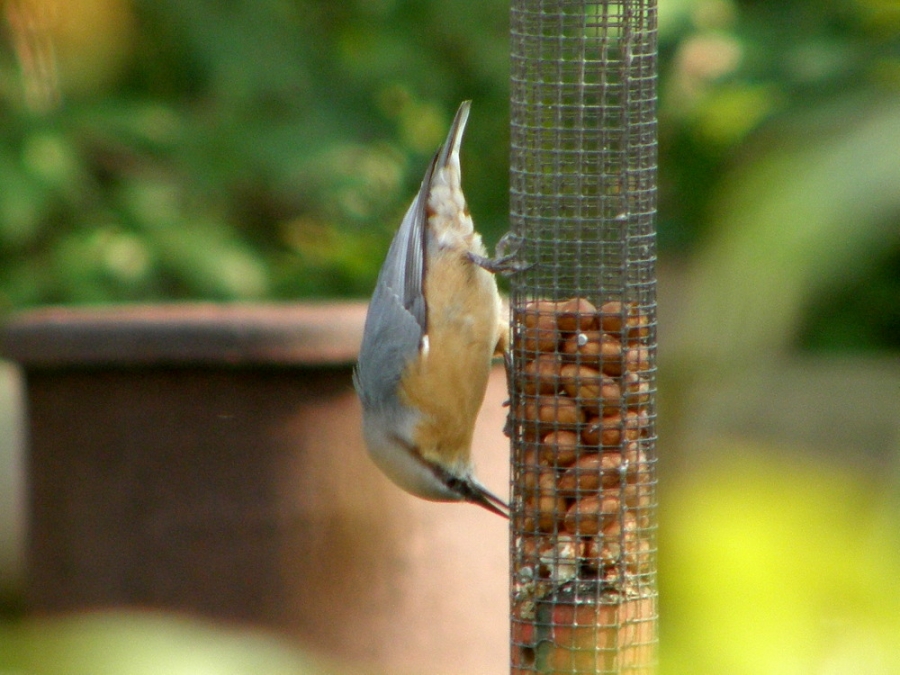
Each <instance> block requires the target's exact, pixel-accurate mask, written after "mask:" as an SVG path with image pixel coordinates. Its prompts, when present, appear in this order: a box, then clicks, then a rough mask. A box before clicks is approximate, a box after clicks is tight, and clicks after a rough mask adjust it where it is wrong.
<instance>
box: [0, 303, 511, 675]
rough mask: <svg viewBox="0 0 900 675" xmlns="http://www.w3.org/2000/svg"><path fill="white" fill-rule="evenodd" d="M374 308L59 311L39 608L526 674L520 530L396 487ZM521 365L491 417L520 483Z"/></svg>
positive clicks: (499, 450) (36, 495)
mask: <svg viewBox="0 0 900 675" xmlns="http://www.w3.org/2000/svg"><path fill="white" fill-rule="evenodd" d="M364 314H365V306H364V305H362V304H331V305H306V306H287V305H285V306H218V305H172V306H145V307H118V308H106V309H61V308H60V309H41V310H35V311H30V312H24V313H21V314H19V315H17V316H15V317H13V319H12V320H11V321H10V322H8V324H7V325H6V327H5V330H4V333H3V340H4V342H3V351H4V354H5V356H6V357H7V358H11V359H13V360H15V361H17V362H18V363H19V364H20V365H21V367H22V368H23V369H24V373H25V380H26V386H27V406H28V418H29V435H30V447H29V454H28V467H29V483H30V493H29V494H30V497H29V504H30V514H29V518H30V532H29V544H28V554H27V557H28V590H27V602H28V606H29V607H30V610H31V611H32V612H33V613H46V612H59V611H72V610H85V609H94V608H108V607H123V606H125V607H152V608H159V609H165V610H178V611H186V612H190V613H195V614H198V615H201V616H204V617H208V618H214V619H219V620H223V619H224V620H236V621H239V622H247V623H251V624H255V625H260V626H263V627H267V628H272V629H275V630H277V631H280V632H283V633H286V634H288V635H290V636H292V637H295V638H297V639H299V640H300V641H301V642H302V643H303V644H305V645H307V646H309V647H312V648H313V649H316V650H319V651H322V652H325V653H327V654H329V655H331V656H335V657H339V658H341V659H346V660H349V661H353V662H356V663H359V664H368V665H373V666H379V667H383V668H385V669H387V670H391V671H393V672H407V671H419V672H429V673H469V674H473V675H475V674H477V673H489V672H491V673H496V672H502V671H503V670H505V669H507V668H508V664H509V660H508V644H507V643H508V639H507V634H508V619H507V613H508V609H507V597H508V595H507V551H508V543H507V530H506V523H505V521H503V520H502V519H500V518H497V517H496V516H494V515H492V514H490V513H488V512H486V511H483V510H481V509H478V508H477V507H474V506H470V505H457V504H450V505H447V504H432V503H428V502H424V501H421V500H417V499H414V498H412V497H409V496H407V495H405V494H404V493H402V492H401V491H400V490H399V489H398V488H395V487H394V486H393V485H391V484H390V483H389V482H388V481H387V480H386V479H384V478H383V477H382V476H381V475H380V474H379V473H378V472H377V470H376V469H375V468H374V466H373V465H372V463H371V462H370V460H369V458H368V457H367V456H366V454H365V450H364V448H363V445H362V438H361V433H360V411H359V405H358V402H357V400H356V397H355V394H354V393H353V390H352V385H351V379H350V377H351V368H352V364H353V362H354V360H355V357H356V351H357V348H358V345H359V340H360V336H361V334H362V324H363V320H364ZM504 397H505V385H504V381H503V373H502V370H500V369H497V370H496V371H495V372H494V374H493V375H492V379H491V384H490V389H489V393H488V398H487V400H486V402H485V407H484V412H483V415H482V418H481V419H480V420H479V425H478V428H477V430H476V438H475V446H476V455H478V456H479V457H480V458H481V459H482V461H480V462H479V473H480V474H481V475H482V477H483V478H484V479H485V481H486V482H487V483H488V484H489V485H490V486H491V487H493V488H495V489H496V491H498V492H500V493H503V492H505V487H504V485H505V483H506V481H507V480H508V479H507V476H508V473H507V471H508V460H507V456H508V445H507V441H506V439H505V438H504V437H503V435H502V428H503V421H504V414H505V411H504V409H503V408H502V407H501V405H500V404H501V402H502V400H503V398H504Z"/></svg>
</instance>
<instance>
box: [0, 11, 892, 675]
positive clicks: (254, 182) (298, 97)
mask: <svg viewBox="0 0 900 675" xmlns="http://www.w3.org/2000/svg"><path fill="white" fill-rule="evenodd" d="M659 4H660V22H659V37H660V89H659V93H660V100H659V120H660V127H659V141H660V148H659V161H660V171H659V241H660V261H659V283H660V288H659V294H660V335H659V339H660V358H659V368H660V390H661V395H660V437H661V441H660V445H659V454H660V500H661V504H662V508H661V510H660V558H659V562H660V580H661V602H662V608H661V611H662V622H661V660H662V669H661V672H662V673H664V674H681V673H685V674H687V673H691V674H694V675H703V674H705V673H709V674H715V675H721V674H722V673H728V674H729V675H740V674H743V673H747V674H748V675H749V674H750V673H754V674H759V673H773V674H774V673H777V674H778V675H793V674H794V673H797V674H800V673H804V674H806V673H810V674H813V673H815V674H823V675H826V674H827V675H832V674H837V673H867V674H868V673H879V674H880V673H885V674H887V673H900V644H898V641H897V636H898V635H900V524H898V521H900V3H897V2H896V0H777V1H776V0H659ZM0 7H2V9H3V16H2V23H3V32H2V44H0V47H2V53H0V116H2V125H0V310H2V311H3V313H4V314H7V315H8V314H9V313H11V312H13V311H15V310H17V309H21V308H27V307H34V306H40V305H47V304H68V305H73V304H97V303H122V302H135V301H141V302H145V301H146V302H153V301H162V300H198V299H204V300H215V301H258V300H297V299H318V298H335V297H346V298H365V297H367V295H368V293H369V292H370V290H371V288H372V285H373V283H374V278H375V275H376V273H377V271H378V267H379V265H380V263H381V261H382V259H383V254H384V252H385V251H386V249H387V246H388V243H389V241H390V237H391V235H392V234H393V230H394V228H395V227H396V225H397V223H398V222H399V220H400V218H401V216H402V213H403V212H404V211H405V208H406V206H407V203H408V200H409V198H410V196H411V195H412V194H414V191H415V190H416V188H417V185H418V182H419V181H420V180H421V176H422V171H423V167H424V166H425V164H426V163H427V161H428V159H429V157H430V155H431V153H432V152H433V151H434V148H435V147H436V146H437V145H438V144H439V143H440V141H441V140H442V138H443V135H444V134H445V132H446V128H447V125H448V123H449V121H450V119H451V117H452V114H453V112H454V111H455V109H456V106H457V105H458V103H459V101H461V100H463V99H472V100H473V101H474V103H473V112H472V118H471V123H470V125H469V128H468V130H467V136H466V144H465V147H464V149H463V162H464V164H465V187H466V193H467V196H468V198H469V202H470V207H471V210H472V213H473V214H474V217H475V219H476V223H477V224H478V226H479V229H480V230H481V231H482V232H483V233H484V234H485V238H486V239H487V241H488V242H489V244H491V245H492V244H493V243H494V242H496V241H497V239H498V238H499V237H500V235H501V234H502V233H503V232H504V231H505V230H506V229H507V215H506V214H507V189H508V181H507V170H508V151H509V148H508V136H509V134H508V68H509V63H508V51H509V49H508V35H507V32H508V5H507V4H506V3H503V2H496V1H493V0H492V1H477V2H476V1H475V0H440V1H438V0H415V1H413V0H355V1H354V0H348V1H346V2H331V1H330V0H4V1H3V2H2V3H0ZM0 374H2V378H0V384H2V386H0V670H3V669H4V668H6V669H7V670H21V671H23V672H24V671H26V667H27V668H28V670H27V672H40V673H44V672H47V673H51V672H54V673H56V672H58V673H74V672H78V673H80V672H93V673H106V672H110V673H112V672H117V673H130V672H156V670H155V669H150V670H146V669H145V670H140V671H138V670H134V666H133V660H132V659H130V658H126V656H125V655H126V654H129V653H130V652H127V650H126V651H125V652H123V653H122V654H123V655H122V657H121V658H119V659H118V660H116V654H117V653H119V652H117V651H116V649H115V648H113V647H112V645H121V644H126V643H127V644H129V645H132V646H134V645H141V648H142V649H144V650H145V652H146V653H148V654H151V655H153V654H156V655H158V654H159V653H160V652H159V650H158V649H157V648H156V647H155V646H156V645H158V644H167V645H171V642H166V639H167V636H169V637H172V636H177V641H185V645H184V650H183V656H184V658H186V659H190V658H193V659H198V658H200V656H198V654H199V655H204V654H207V651H210V652H215V653H216V654H217V655H218V656H217V657H216V658H212V655H211V654H207V655H208V656H210V658H209V660H208V662H204V663H205V664H206V665H205V667H206V668H207V669H206V670H204V671H203V672H220V671H221V672H232V671H234V672H238V670H240V668H243V667H250V666H247V664H256V665H253V666H252V668H254V669H255V670H254V672H305V671H302V669H303V668H305V667H307V666H306V665H305V663H304V662H302V659H301V658H300V657H298V656H297V655H296V654H295V652H293V651H292V648H288V647H285V646H284V645H281V644H275V643H271V644H270V643H269V642H267V641H266V639H265V638H260V637H251V636H247V635H244V634H231V633H229V634H227V635H224V637H223V636H217V637H216V640H217V642H216V644H218V643H219V640H220V639H221V640H230V641H231V642H230V644H231V645H232V647H233V649H231V650H230V651H229V652H228V654H231V655H232V656H233V657H234V658H233V659H232V660H231V661H228V662H227V664H225V665H223V663H224V662H223V661H221V658H220V657H221V654H220V652H218V651H216V650H206V651H204V649H202V648H201V647H202V646H203V645H208V644H209V642H208V641H209V640H211V639H212V638H211V636H210V634H209V631H210V630H212V629H210V628H209V627H203V626H195V627H193V629H192V630H193V632H191V630H188V629H187V628H185V627H184V626H182V625H181V624H175V625H173V624H171V623H167V622H165V621H162V622H160V621H157V620H153V621H149V620H148V621H144V622H142V623H140V622H139V624H135V625H134V626H132V627H129V628H127V629H126V628H123V626H122V625H121V624H116V625H115V626H113V627H112V628H111V627H110V626H109V625H94V624H92V623H90V622H89V623H88V624H84V625H82V624H78V625H77V626H73V625H72V624H64V625H56V624H53V625H49V626H44V627H42V628H35V627H34V626H32V625H30V624H28V623H27V622H26V623H21V622H20V619H21V614H22V597H21V589H22V578H23V570H22V551H21V549H22V538H23V530H24V519H23V513H22V501H23V499H22V495H23V491H24V487H23V480H24V477H23V470H22V464H23V459H22V445H23V441H22V439H23V431H22V426H21V425H22V412H23V411H22V403H21V397H20V385H21V383H20V381H19V375H18V373H17V371H16V370H15V368H13V367H12V366H11V365H9V364H6V365H4V366H3V368H2V370H0ZM173 621H174V620H173ZM179 621H181V620H179ZM95 623H96V620H95ZM132 628H133V630H132ZM79 631H81V632H79ZM98 640H106V641H107V642H104V643H102V645H99V644H98V643H97V641H98ZM160 641H162V642H160ZM50 643H52V644H53V645H54V649H62V650H66V649H67V650H68V651H64V653H65V654H66V655H67V658H64V659H60V658H56V657H53V656H52V655H53V654H57V652H53V651H52V650H50V651H48V649H49V648H48V647H47V645H48V644H50ZM107 643H108V644H107ZM179 644H181V642H179ZM4 645H5V646H4ZM79 650H81V651H79ZM92 650H93V651H92ZM142 653H143V652H142ZM181 653H182V652H178V651H177V650H174V651H172V652H171V653H169V654H168V655H167V657H166V658H167V659H172V660H173V661H172V663H169V661H166V662H165V665H160V664H159V663H157V666H159V668H162V669H163V670H165V672H197V671H192V670H183V669H180V668H181V664H182V662H181V661H178V658H179V656H178V654H181ZM36 654H46V655H48V656H46V658H43V657H42V658H40V659H39V658H37V657H36V656H35V655H36ZM73 654H76V655H80V658H82V661H78V659H74V660H73V658H72V655H73ZM98 654H102V655H104V656H103V658H100V657H99V656H98ZM4 659H9V662H4ZM17 659H18V660H17ZM217 659H219V660H217ZM242 659H243V660H242ZM254 659H258V660H254ZM176 661H177V663H178V664H179V665H178V667H176V665H175V664H176ZM151 662H152V658H151ZM73 663H81V666H77V665H72V664H73ZM85 663H87V664H89V665H90V667H86V666H84V664H85ZM263 663H265V664H267V665H265V666H263V665H260V664H263ZM25 664H27V666H26V665H25ZM129 664H131V665H129ZM257 666H258V667H257ZM79 667H81V668H82V670H79V669H78V668H79ZM85 668H86V669H85ZM240 672H244V671H240Z"/></svg>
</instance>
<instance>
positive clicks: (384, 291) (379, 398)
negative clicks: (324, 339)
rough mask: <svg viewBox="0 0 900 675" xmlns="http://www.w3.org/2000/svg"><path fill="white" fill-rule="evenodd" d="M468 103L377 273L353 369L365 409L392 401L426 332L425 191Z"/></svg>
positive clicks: (450, 149) (454, 143) (452, 144)
mask: <svg viewBox="0 0 900 675" xmlns="http://www.w3.org/2000/svg"><path fill="white" fill-rule="evenodd" d="M469 106H470V101H463V103H462V105H460V106H459V110H457V112H456V116H455V117H454V118H453V123H452V124H451V125H450V131H449V132H448V134H447V139H446V140H445V141H444V144H443V145H442V146H441V148H440V149H439V150H438V152H437V153H436V154H435V156H434V159H432V160H431V164H430V165H429V167H428V171H426V172H425V177H424V178H423V179H422V184H421V186H420V187H419V193H418V194H417V195H416V198H415V199H413V202H412V204H410V205H409V209H408V210H407V211H406V215H405V216H404V217H403V222H402V223H400V229H398V230H397V234H395V235H394V239H393V241H391V246H390V248H389V249H388V253H387V257H386V258H385V260H384V264H383V265H382V266H381V271H380V272H379V273H378V281H377V282H376V283H375V292H374V293H373V294H372V300H371V301H370V303H369V313H368V314H367V315H366V325H365V329H364V331H363V341H362V346H361V347H360V351H359V362H358V363H357V365H356V370H355V371H354V373H353V382H354V385H355V386H356V391H357V392H358V393H359V397H360V399H361V400H362V402H363V405H365V406H366V407H367V408H369V409H372V408H374V407H376V406H387V405H394V404H396V396H397V383H398V381H399V379H400V375H401V373H402V372H403V370H404V368H406V365H407V364H408V363H409V361H410V360H411V359H413V358H414V357H415V356H416V355H417V354H418V352H419V349H421V346H422V338H423V336H424V335H425V334H426V333H427V332H428V307H427V305H426V304H425V291H424V282H425V273H426V269H425V267H426V258H425V247H426V236H427V235H426V227H427V225H428V213H427V210H426V207H427V205H428V195H429V192H430V191H431V182H432V178H433V176H434V172H435V169H436V167H438V166H444V165H446V164H447V163H448V161H449V158H450V157H451V156H458V154H459V146H460V143H461V142H462V135H463V131H464V130H465V126H466V120H468V117H469Z"/></svg>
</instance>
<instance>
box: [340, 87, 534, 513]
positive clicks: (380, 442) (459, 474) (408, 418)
mask: <svg viewBox="0 0 900 675" xmlns="http://www.w3.org/2000/svg"><path fill="white" fill-rule="evenodd" d="M470 106H471V102H470V101H464V102H463V103H462V104H461V105H460V106H459V109H458V111H457V113H456V116H455V117H454V119H453V122H452V124H451V125H450V130H449V132H448V134H447V138H446V140H445V141H444V143H443V145H442V146H441V147H440V149H439V150H438V151H437V153H436V154H435V155H434V158H433V159H432V161H431V164H430V165H429V166H428V168H427V170H426V172H425V177H424V179H423V180H422V184H421V186H420V188H419V191H418V193H417V194H416V196H415V198H414V199H413V200H412V203H411V204H410V206H409V209H408V210H407V211H406V215H405V216H404V217H403V220H402V222H401V223H400V227H399V229H398V230H397V232H396V234H395V235H394V238H393V240H392V241H391V245H390V247H389V249H388V252H387V256H386V258H385V260H384V263H383V265H382V267H381V270H380V272H379V274H378V278H377V281H376V283H375V290H374V291H373V293H372V298H371V301H370V302H369V307H368V312H367V315H366V321H365V326H364V329H363V338H362V344H361V346H360V351H359V357H358V361H357V364H356V367H355V369H354V372H353V382H354V386H355V389H356V392H357V394H358V396H359V399H360V402H361V404H362V416H363V436H364V439H365V444H366V447H367V449H368V453H369V455H370V456H371V458H372V460H373V461H374V463H375V464H376V465H377V466H378V468H380V469H381V471H382V472H383V473H384V474H385V475H387V477H388V478H389V479H391V481H393V482H394V483H395V484H396V485H398V486H399V487H401V488H403V489H404V490H406V491H407V492H409V493H411V494H413V495H416V496H418V497H421V498H424V499H427V500H431V501H446V502H452V501H463V502H471V503H473V504H477V505H479V506H481V507H484V508H485V509H487V510H488V511H491V512H493V513H496V514H498V515H500V516H503V517H508V510H509V507H508V505H507V504H506V502H504V501H503V500H502V499H500V498H499V497H498V496H496V495H495V494H493V493H492V492H491V491H490V490H488V489H487V488H486V487H485V486H484V485H483V484H482V483H481V482H480V481H479V480H478V479H477V478H476V476H475V470H474V466H473V463H472V459H471V448H472V436H473V432H474V427H475V418H476V417H477V415H478V411H479V409H480V408H481V404H482V402H483V400H484V395H485V390H486V388H487V381H488V374H489V372H490V368H491V361H492V359H493V357H494V356H503V355H504V354H505V353H506V352H507V350H508V345H509V326H508V322H507V321H506V320H505V319H504V317H503V312H502V310H501V300H500V294H499V292H498V289H497V281H496V278H495V274H497V273H501V274H511V273H513V272H515V271H518V270H520V269H522V266H521V264H520V263H519V262H517V260H516V253H515V251H514V252H512V253H507V251H508V250H509V249H510V248H511V246H512V245H514V244H518V243H521V242H520V241H518V242H517V241H515V239H514V237H513V235H511V234H508V235H507V236H505V237H504V238H503V239H501V241H500V243H498V245H497V250H496V253H497V257H495V258H489V257H487V251H486V249H485V246H484V244H483V243H482V240H481V235H479V234H478V233H477V232H476V231H475V228H474V225H473V222H472V217H471V215H470V214H469V209H468V206H467V205H466V199H465V196H464V195H463V191H462V182H461V181H462V176H461V171H460V161H459V150H460V145H461V143H462V138H463V132H464V131H465V127H466V122H467V120H468V117H469V110H470ZM517 248H518V246H516V249H517Z"/></svg>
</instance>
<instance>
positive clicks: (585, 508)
mask: <svg viewBox="0 0 900 675" xmlns="http://www.w3.org/2000/svg"><path fill="white" fill-rule="evenodd" d="M513 323H514V340H515V345H514V350H515V353H516V354H519V355H522V356H523V357H524V362H523V363H524V365H523V366H522V373H521V377H520V380H519V381H520V382H522V383H523V385H522V388H521V390H520V391H517V392H516V396H515V397H514V400H515V401H517V404H516V410H515V413H514V416H513V417H514V419H515V420H516V424H515V426H514V433H516V434H517V436H518V438H519V440H520V441H521V443H519V444H518V445H519V447H521V448H524V454H522V455H521V456H520V457H518V458H517V460H518V461H517V462H516V475H515V480H516V482H517V485H519V486H520V494H521V501H520V502H519V503H520V505H521V506H520V508H517V509H516V510H515V514H514V515H515V517H516V522H515V532H516V535H517V536H516V541H515V547H514V550H515V555H516V558H517V559H516V567H517V569H518V570H519V574H518V575H517V576H518V579H517V582H518V583H517V586H518V589H517V591H518V594H519V597H520V600H526V599H527V600H532V601H533V600H538V599H540V598H541V597H543V596H545V595H546V594H548V593H551V592H553V590H555V589H559V588H560V586H561V585H562V584H566V583H567V582H578V581H593V582H594V583H597V582H598V581H599V582H600V583H601V584H602V585H603V587H604V588H606V589H607V590H609V591H615V592H618V594H621V596H620V597H624V596H628V595H631V592H632V591H633V590H634V589H635V586H636V583H635V582H636V578H637V575H641V574H644V573H646V572H647V570H648V568H649V565H650V551H651V543H650V541H649V539H648V536H649V535H647V534H646V533H647V531H648V529H649V526H650V522H649V521H650V519H649V509H650V506H651V504H650V502H651V494H652V492H651V490H652V485H651V483H652V474H651V467H650V466H649V464H648V462H647V456H646V452H645V445H646V444H647V443H648V440H647V437H648V436H649V435H650V424H651V420H650V415H649V413H648V405H649V400H650V379H649V376H650V369H651V352H650V349H649V341H650V339H651V338H650V321H649V319H648V317H647V315H646V314H643V313H641V312H640V311H638V310H637V309H636V308H635V307H634V306H633V305H629V304H623V303H621V302H616V301H613V302H607V303H605V304H604V305H602V306H601V307H600V309H599V310H598V309H597V308H596V307H594V306H593V305H592V304H591V303H590V302H588V301H587V300H585V299H583V298H573V299H571V300H567V301H563V302H551V301H545V300H537V301H534V302H531V303H528V304H526V305H525V306H524V307H519V308H517V309H516V311H515V312H514V315H513ZM523 596H524V597H523Z"/></svg>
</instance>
